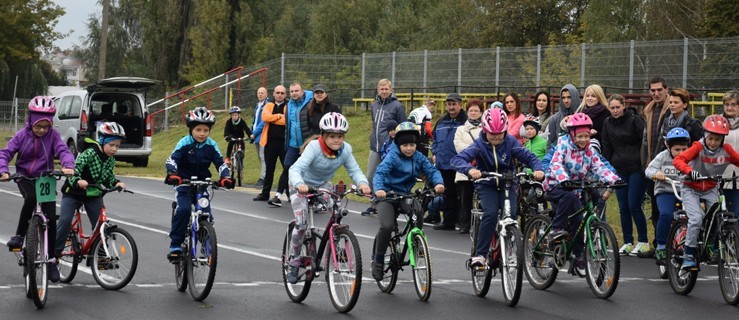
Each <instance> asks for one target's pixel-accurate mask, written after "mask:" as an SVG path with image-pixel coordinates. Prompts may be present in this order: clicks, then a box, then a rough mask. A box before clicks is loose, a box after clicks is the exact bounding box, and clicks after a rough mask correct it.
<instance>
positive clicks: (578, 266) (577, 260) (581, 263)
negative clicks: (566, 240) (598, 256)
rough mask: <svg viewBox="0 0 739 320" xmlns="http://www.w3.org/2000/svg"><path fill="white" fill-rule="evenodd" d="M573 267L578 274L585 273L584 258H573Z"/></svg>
mask: <svg viewBox="0 0 739 320" xmlns="http://www.w3.org/2000/svg"><path fill="white" fill-rule="evenodd" d="M575 268H576V269H577V270H578V271H579V273H580V274H585V260H584V259H583V258H582V257H577V258H575Z"/></svg>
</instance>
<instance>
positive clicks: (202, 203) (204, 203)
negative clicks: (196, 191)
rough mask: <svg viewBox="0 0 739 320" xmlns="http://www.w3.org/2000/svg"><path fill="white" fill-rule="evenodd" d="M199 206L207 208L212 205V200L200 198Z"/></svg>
mask: <svg viewBox="0 0 739 320" xmlns="http://www.w3.org/2000/svg"><path fill="white" fill-rule="evenodd" d="M198 204H199V205H200V207H201V208H207V207H208V206H209V205H210V200H208V198H200V199H198Z"/></svg>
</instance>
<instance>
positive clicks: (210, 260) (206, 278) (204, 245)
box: [187, 219, 218, 301]
mask: <svg viewBox="0 0 739 320" xmlns="http://www.w3.org/2000/svg"><path fill="white" fill-rule="evenodd" d="M195 236H196V238H195V239H191V241H190V246H191V247H190V248H188V250H189V253H188V254H187V257H188V258H189V259H188V260H187V282H188V285H189V286H188V288H190V295H191V296H192V298H193V299H195V301H203V300H205V298H207V297H208V294H209V293H210V289H211V288H213V280H215V278H216V267H217V266H218V240H217V239H216V230H215V229H214V228H213V225H212V224H210V221H208V219H202V220H200V222H199V227H198V230H197V231H196V232H195Z"/></svg>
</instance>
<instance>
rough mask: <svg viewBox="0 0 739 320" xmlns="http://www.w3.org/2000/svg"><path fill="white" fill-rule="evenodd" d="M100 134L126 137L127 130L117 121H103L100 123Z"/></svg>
mask: <svg viewBox="0 0 739 320" xmlns="http://www.w3.org/2000/svg"><path fill="white" fill-rule="evenodd" d="M97 129H98V135H104V136H111V137H121V138H125V137H126V131H125V130H123V127H122V126H121V125H120V124H117V123H115V122H112V121H111V122H103V123H101V124H99V125H98V128H97Z"/></svg>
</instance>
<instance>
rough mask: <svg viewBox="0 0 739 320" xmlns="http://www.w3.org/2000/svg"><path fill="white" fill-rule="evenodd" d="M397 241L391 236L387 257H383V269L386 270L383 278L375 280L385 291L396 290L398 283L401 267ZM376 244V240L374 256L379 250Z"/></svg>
mask: <svg viewBox="0 0 739 320" xmlns="http://www.w3.org/2000/svg"><path fill="white" fill-rule="evenodd" d="M375 241H377V239H375ZM395 241H396V240H395V238H391V239H390V243H388V245H387V250H386V251H385V257H384V258H383V261H384V263H383V264H384V265H383V270H384V271H385V272H384V273H383V274H384V275H383V277H382V280H380V281H377V280H375V282H377V287H378V288H380V291H382V292H384V293H391V292H393V290H395V285H396V284H397V283H398V270H399V269H400V265H399V262H398V250H397V246H396V244H395V243H396V242H395ZM376 246H377V243H376V242H375V243H373V244H372V255H373V256H374V255H375V252H377V250H375V249H376Z"/></svg>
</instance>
